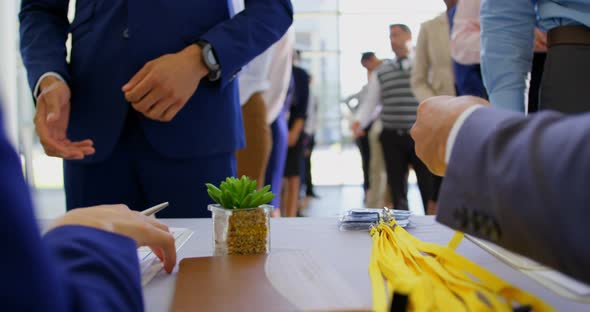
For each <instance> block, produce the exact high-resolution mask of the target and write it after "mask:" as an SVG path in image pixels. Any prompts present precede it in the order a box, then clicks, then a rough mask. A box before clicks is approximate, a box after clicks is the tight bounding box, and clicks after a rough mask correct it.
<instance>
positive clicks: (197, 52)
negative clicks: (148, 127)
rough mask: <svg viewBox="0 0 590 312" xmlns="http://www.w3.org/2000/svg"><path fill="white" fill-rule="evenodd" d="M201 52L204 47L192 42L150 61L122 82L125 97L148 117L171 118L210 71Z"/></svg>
mask: <svg viewBox="0 0 590 312" xmlns="http://www.w3.org/2000/svg"><path fill="white" fill-rule="evenodd" d="M201 52H202V51H201V47H199V46H198V45H196V44H191V45H190V46H188V47H187V48H185V49H184V50H182V51H180V52H178V53H174V54H167V55H164V56H161V57H159V58H157V59H155V60H153V61H150V62H148V63H147V64H145V66H144V67H143V68H142V69H141V70H140V71H139V72H137V74H135V76H133V78H131V80H130V81H129V82H128V83H127V84H125V85H124V86H123V92H124V93H125V98H126V99H127V101H128V102H129V103H131V105H132V106H133V108H134V109H135V110H137V111H138V112H140V113H142V114H143V115H145V116H146V117H147V118H150V119H153V120H158V121H163V122H168V121H171V120H172V119H173V118H174V116H176V114H178V112H179V111H180V110H181V109H182V108H183V107H184V105H185V104H186V102H187V101H188V100H189V99H190V98H191V96H193V94H194V93H195V91H196V90H197V88H198V86H199V83H200V81H201V79H202V78H203V77H205V76H206V75H207V73H208V72H209V69H208V68H207V67H206V66H205V64H204V62H203V59H202V56H201Z"/></svg>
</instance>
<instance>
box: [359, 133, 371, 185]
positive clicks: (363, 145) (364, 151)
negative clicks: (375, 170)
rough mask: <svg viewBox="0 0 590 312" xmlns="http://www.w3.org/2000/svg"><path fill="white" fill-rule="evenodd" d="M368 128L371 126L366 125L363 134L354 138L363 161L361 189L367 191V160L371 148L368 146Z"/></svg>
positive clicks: (369, 157) (368, 160)
mask: <svg viewBox="0 0 590 312" xmlns="http://www.w3.org/2000/svg"><path fill="white" fill-rule="evenodd" d="M369 130H371V126H368V127H367V128H366V129H365V130H364V131H365V133H366V135H365V136H362V137H360V138H358V139H356V145H357V146H358V148H359V151H360V153H361V161H362V163H363V190H365V191H367V190H368V189H369V187H370V185H369V162H370V160H371V149H370V148H369V136H368V134H369Z"/></svg>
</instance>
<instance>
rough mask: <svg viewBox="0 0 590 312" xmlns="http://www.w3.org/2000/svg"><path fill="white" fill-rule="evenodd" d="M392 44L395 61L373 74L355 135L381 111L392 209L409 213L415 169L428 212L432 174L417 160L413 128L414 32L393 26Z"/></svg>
mask: <svg viewBox="0 0 590 312" xmlns="http://www.w3.org/2000/svg"><path fill="white" fill-rule="evenodd" d="M389 39H390V44H391V48H392V50H393V52H394V53H395V59H394V60H390V61H385V62H383V64H382V65H381V66H379V67H378V68H377V69H376V70H375V71H374V72H373V74H372V77H371V79H370V80H369V85H368V88H367V95H366V97H365V100H364V102H363V103H362V104H361V107H360V109H359V111H358V112H357V114H356V116H355V122H354V123H353V125H352V128H353V131H354V132H355V133H358V132H359V131H360V129H362V128H363V127H364V126H366V125H367V123H368V122H369V121H370V120H371V116H372V115H373V114H374V112H375V111H376V110H377V108H378V107H381V113H380V115H379V116H380V119H381V123H382V124H383V130H382V132H381V136H380V140H381V146H382V147H383V157H384V160H385V168H386V171H387V182H388V185H389V187H390V191H391V197H392V200H393V208H395V209H400V210H408V209H409V207H408V196H407V193H408V171H409V166H410V165H412V167H413V168H414V171H415V172H416V176H417V178H418V187H419V188H420V195H421V197H422V203H423V205H424V208H425V210H426V207H428V202H429V200H430V198H431V197H432V194H431V193H432V174H431V173H430V171H428V168H426V166H425V165H424V164H423V163H422V162H421V161H420V159H418V157H417V156H416V153H415V151H414V141H413V140H412V138H411V137H410V133H409V132H410V128H411V127H412V125H413V124H414V122H415V120H416V109H417V107H418V102H417V101H416V98H415V97H414V94H413V93H412V89H411V87H410V75H411V71H412V59H411V56H410V52H411V51H410V50H411V41H412V32H411V31H410V28H408V26H406V25H403V24H393V25H391V26H390V36H389Z"/></svg>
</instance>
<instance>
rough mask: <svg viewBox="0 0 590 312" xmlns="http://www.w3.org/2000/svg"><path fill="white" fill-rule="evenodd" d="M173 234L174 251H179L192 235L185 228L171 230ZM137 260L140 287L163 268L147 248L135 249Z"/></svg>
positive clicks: (191, 232)
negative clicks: (139, 272)
mask: <svg viewBox="0 0 590 312" xmlns="http://www.w3.org/2000/svg"><path fill="white" fill-rule="evenodd" d="M170 231H171V232H172V234H174V244H175V246H176V251H178V250H180V248H182V246H183V245H184V243H186V242H187V241H188V239H189V238H190V237H191V236H192V235H193V231H191V230H189V229H185V228H171V229H170ZM137 257H138V258H139V267H140V269H141V285H142V286H145V285H147V284H148V283H149V282H150V281H151V280H152V279H153V278H154V277H155V276H156V274H158V272H160V270H162V268H163V267H164V266H163V264H162V262H160V259H158V256H156V255H155V254H154V253H153V252H152V250H151V249H150V248H149V247H140V248H138V249H137Z"/></svg>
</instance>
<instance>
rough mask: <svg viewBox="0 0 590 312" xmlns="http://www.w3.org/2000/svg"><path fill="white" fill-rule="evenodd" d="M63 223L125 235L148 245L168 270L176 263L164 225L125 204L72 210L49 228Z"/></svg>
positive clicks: (168, 234)
mask: <svg viewBox="0 0 590 312" xmlns="http://www.w3.org/2000/svg"><path fill="white" fill-rule="evenodd" d="M65 225H81V226H86V227H92V228H97V229H100V230H103V231H107V232H112V233H115V234H119V235H123V236H127V237H129V238H131V239H133V240H135V241H136V242H137V246H149V247H150V248H151V249H152V250H153V251H154V253H155V254H156V255H157V256H158V258H160V260H161V261H162V262H163V263H164V269H165V270H166V272H168V273H170V272H172V270H173V269H174V266H175V265H176V247H175V246H174V236H173V235H172V234H171V233H170V232H169V229H168V227H167V226H166V225H164V224H162V223H160V222H158V221H157V220H156V219H154V218H150V217H146V216H144V215H142V214H141V213H140V212H137V211H132V210H129V208H127V206H125V205H108V206H95V207H90V208H80V209H74V210H72V211H70V212H68V213H66V214H65V215H64V216H63V217H61V218H59V219H58V220H56V221H55V223H54V224H53V225H52V226H51V229H54V228H57V227H60V226H65Z"/></svg>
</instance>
